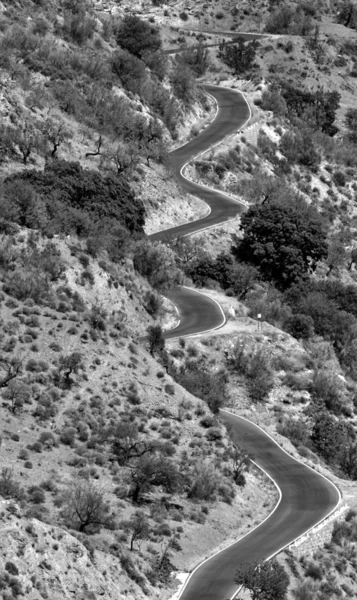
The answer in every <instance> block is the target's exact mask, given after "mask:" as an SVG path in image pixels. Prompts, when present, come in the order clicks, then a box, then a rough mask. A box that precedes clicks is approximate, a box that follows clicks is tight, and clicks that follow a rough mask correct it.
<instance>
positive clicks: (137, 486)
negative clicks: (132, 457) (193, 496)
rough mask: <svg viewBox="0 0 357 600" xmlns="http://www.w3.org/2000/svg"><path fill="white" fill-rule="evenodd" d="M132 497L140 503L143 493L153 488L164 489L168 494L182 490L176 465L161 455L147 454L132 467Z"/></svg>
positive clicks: (180, 478)
mask: <svg viewBox="0 0 357 600" xmlns="http://www.w3.org/2000/svg"><path fill="white" fill-rule="evenodd" d="M130 475H131V480H132V488H131V496H132V499H133V501H134V502H138V501H139V499H140V496H141V494H142V493H144V492H146V491H148V490H150V488H151V487H152V486H156V487H162V488H163V490H164V491H165V492H167V493H173V492H175V491H177V490H178V489H180V487H181V484H182V477H181V475H180V473H179V471H178V469H177V466H176V464H175V463H174V462H173V461H172V460H170V459H169V458H167V457H165V456H163V455H162V454H161V453H155V454H154V455H153V454H150V455H148V454H145V455H144V456H142V457H140V458H139V459H137V461H135V463H133V464H131V465H130Z"/></svg>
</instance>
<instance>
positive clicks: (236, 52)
mask: <svg viewBox="0 0 357 600" xmlns="http://www.w3.org/2000/svg"><path fill="white" fill-rule="evenodd" d="M235 42H236V43H234V44H226V43H224V42H222V44H220V45H219V50H218V56H219V58H220V59H221V60H223V62H224V63H225V64H226V65H227V66H228V67H229V68H230V69H232V70H233V72H234V74H235V75H241V74H242V73H244V72H245V71H248V69H250V68H252V67H253V65H254V61H255V55H256V51H257V48H258V42H257V41H256V40H254V41H253V42H247V41H246V40H244V38H240V37H239V38H237V39H236V40H235Z"/></svg>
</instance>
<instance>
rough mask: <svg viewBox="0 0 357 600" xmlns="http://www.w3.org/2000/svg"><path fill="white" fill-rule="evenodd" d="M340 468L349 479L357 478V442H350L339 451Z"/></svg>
mask: <svg viewBox="0 0 357 600" xmlns="http://www.w3.org/2000/svg"><path fill="white" fill-rule="evenodd" d="M339 459H340V466H341V469H342V471H343V472H344V473H346V475H348V477H350V478H351V479H357V444H356V442H350V443H348V444H346V445H345V446H344V447H343V448H342V449H341V451H340V457H339Z"/></svg>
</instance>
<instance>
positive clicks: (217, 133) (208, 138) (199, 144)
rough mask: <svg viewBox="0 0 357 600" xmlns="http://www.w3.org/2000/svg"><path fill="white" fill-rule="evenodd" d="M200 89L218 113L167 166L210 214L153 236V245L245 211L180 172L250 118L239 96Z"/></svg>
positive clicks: (207, 87)
mask: <svg viewBox="0 0 357 600" xmlns="http://www.w3.org/2000/svg"><path fill="white" fill-rule="evenodd" d="M204 88H205V90H206V91H207V92H208V93H209V94H211V96H213V97H214V98H215V100H216V101H217V104H218V112H217V114H216V117H215V119H214V121H213V122H212V123H211V124H210V125H209V126H208V127H206V128H205V129H203V130H202V131H201V132H200V134H199V135H198V136H197V137H195V138H194V139H193V140H190V141H189V142H187V144H184V145H183V146H180V147H179V148H177V149H176V150H173V151H172V152H171V153H170V164H171V166H172V168H173V172H174V176H175V178H176V180H177V181H178V182H179V183H180V185H181V188H182V190H183V191H184V192H187V193H189V194H192V195H193V196H197V198H200V199H201V200H203V201H204V202H206V204H208V207H209V208H210V214H208V215H207V216H206V217H203V218H202V219H199V220H197V221H192V222H190V223H185V224H184V225H179V226H177V227H171V228H170V229H165V230H164V231H159V232H158V233H153V234H151V235H150V236H149V238H150V239H151V240H153V241H154V240H165V239H169V238H171V239H172V238H175V237H178V236H185V235H189V234H191V233H196V232H198V231H201V230H202V229H206V228H207V227H213V226H214V225H219V224H220V223H224V222H225V221H229V220H230V219H233V218H234V217H235V216H237V215H239V214H241V213H242V212H244V210H245V206H244V205H243V204H241V203H239V202H237V201H235V200H233V199H232V198H230V197H229V196H227V195H226V194H224V193H223V192H218V191H216V190H212V189H210V188H207V187H205V186H202V185H199V184H198V183H193V182H192V181H189V180H188V179H186V177H185V176H184V174H183V172H182V171H183V167H184V165H185V164H186V163H188V162H189V161H190V160H192V159H193V158H195V157H196V156H198V155H199V154H201V152H204V151H206V150H208V149H209V148H212V146H214V145H215V144H217V143H218V142H220V141H222V140H223V139H224V138H225V137H226V136H227V135H229V134H231V133H234V132H235V131H237V130H238V129H240V128H241V127H243V126H244V124H245V123H246V122H247V121H248V120H249V118H250V108H249V105H248V104H247V102H246V100H245V98H244V96H243V94H241V93H240V92H238V91H235V90H231V89H229V88H221V87H216V86H212V85H205V86H204Z"/></svg>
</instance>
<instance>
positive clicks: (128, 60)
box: [112, 50, 148, 95]
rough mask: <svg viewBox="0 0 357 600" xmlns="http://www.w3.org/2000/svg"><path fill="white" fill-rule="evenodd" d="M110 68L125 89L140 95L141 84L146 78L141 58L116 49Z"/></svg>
mask: <svg viewBox="0 0 357 600" xmlns="http://www.w3.org/2000/svg"><path fill="white" fill-rule="evenodd" d="M112 69H113V73H115V74H116V75H117V76H118V77H119V79H120V81H121V83H122V85H123V87H124V88H125V89H127V90H129V91H130V92H133V93H134V94H139V95H141V91H142V86H143V85H144V83H145V81H146V80H147V78H148V77H147V74H146V71H145V64H144V63H143V61H142V60H140V59H139V58H137V57H136V56H133V55H132V54H130V52H127V51H125V50H118V51H117V52H115V53H114V54H113V56H112Z"/></svg>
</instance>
